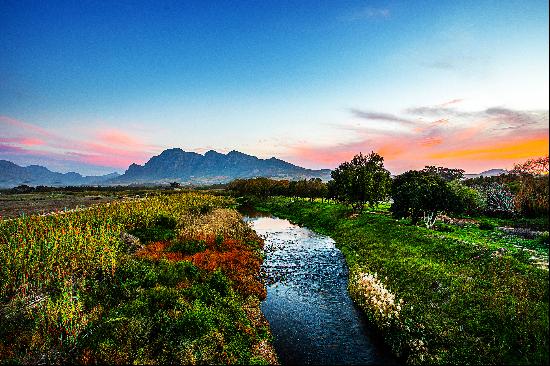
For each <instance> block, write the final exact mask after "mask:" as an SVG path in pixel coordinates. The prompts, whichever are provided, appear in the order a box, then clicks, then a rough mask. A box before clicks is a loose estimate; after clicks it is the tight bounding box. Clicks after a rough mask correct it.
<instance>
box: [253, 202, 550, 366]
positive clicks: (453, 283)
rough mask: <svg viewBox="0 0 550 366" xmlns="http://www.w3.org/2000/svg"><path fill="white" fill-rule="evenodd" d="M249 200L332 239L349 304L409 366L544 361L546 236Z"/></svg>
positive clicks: (489, 225)
mask: <svg viewBox="0 0 550 366" xmlns="http://www.w3.org/2000/svg"><path fill="white" fill-rule="evenodd" d="M257 206H258V208H259V209H261V210H264V211H269V212H271V213H273V214H275V215H277V216H280V217H285V218H289V219H291V220H292V221H294V222H296V223H299V224H303V225H306V226H308V227H310V228H312V229H314V230H316V231H319V232H321V233H323V234H327V235H330V236H331V237H332V238H334V240H335V241H336V243H337V246H338V247H339V248H340V249H341V250H342V252H343V253H344V255H345V257H346V260H347V262H348V264H349V266H350V281H349V290H350V294H351V295H352V297H353V298H354V301H355V302H356V303H357V304H358V305H359V306H361V307H362V308H363V309H364V310H365V312H366V314H367V315H368V317H369V319H370V320H371V321H372V322H373V323H374V324H375V325H376V326H377V327H378V328H379V329H380V330H381V331H382V332H383V334H385V340H386V342H387V343H388V345H389V346H390V347H391V348H392V349H393V350H394V352H395V353H396V354H397V355H399V356H400V357H402V358H403V360H405V361H406V362H407V363H413V364H417V363H435V364H442V363H452V364H547V363H548V358H549V353H548V352H549V350H548V347H549V343H548V342H549V322H548V310H549V308H548V301H549V292H548V291H549V290H548V269H547V266H546V269H543V268H539V266H540V258H544V256H546V264H547V261H548V259H547V258H548V244H547V240H548V236H547V234H546V237H542V238H541V237H539V238H533V239H521V238H518V237H516V236H512V235H507V234H506V235H505V234H503V233H502V232H501V231H499V230H498V229H496V226H498V225H504V224H506V223H508V224H511V223H513V222H511V221H507V222H506V220H504V221H503V220H500V221H499V220H493V219H490V218H487V217H484V218H479V220H475V221H474V220H471V219H470V220H463V221H462V222H457V223H456V224H442V223H439V224H438V225H437V228H436V230H428V229H426V228H423V227H417V226H412V225H411V224H410V222H409V221H408V220H395V219H393V218H392V217H391V216H390V215H389V213H388V211H387V208H388V207H387V206H385V207H381V208H379V209H377V210H372V211H366V212H363V213H362V214H360V215H351V213H350V211H349V210H348V209H347V208H346V207H344V206H342V205H339V204H332V203H323V202H320V201H317V202H308V201H302V200H298V201H292V200H290V199H287V198H273V199H270V200H268V201H265V202H263V203H260V204H258V205H257ZM535 221H536V220H535ZM539 221H540V220H539ZM459 223H460V224H459ZM527 223H528V222H527ZM544 240H546V242H544ZM519 245H521V246H522V247H519ZM524 248H528V249H529V250H525V249H524ZM534 254H536V255H534ZM532 257H537V258H538V259H537V258H532ZM537 260H538V261H539V263H538V264H537V263H536V262H537Z"/></svg>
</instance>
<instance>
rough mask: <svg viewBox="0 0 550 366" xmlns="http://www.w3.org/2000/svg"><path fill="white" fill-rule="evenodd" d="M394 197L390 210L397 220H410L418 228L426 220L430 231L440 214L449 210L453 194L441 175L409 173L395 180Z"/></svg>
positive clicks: (410, 171) (421, 172)
mask: <svg viewBox="0 0 550 366" xmlns="http://www.w3.org/2000/svg"><path fill="white" fill-rule="evenodd" d="M391 196H392V199H393V203H392V206H391V208H390V210H391V212H392V214H393V216H394V217H397V218H401V217H410V218H411V220H412V223H413V224H414V225H416V224H417V223H418V221H419V220H420V218H422V219H423V220H424V223H425V224H426V226H427V227H428V228H430V227H432V226H433V225H434V224H435V218H436V217H437V214H438V213H439V212H441V211H445V210H447V209H448V207H449V200H450V197H451V196H452V192H451V189H450V187H449V185H448V184H447V183H446V182H445V180H444V179H443V178H442V177H441V176H439V175H437V174H433V173H430V172H426V171H417V170H409V171H408V172H405V173H403V174H401V175H398V176H397V177H395V179H394V180H393V183H392V187H391Z"/></svg>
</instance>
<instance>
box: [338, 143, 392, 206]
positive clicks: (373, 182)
mask: <svg viewBox="0 0 550 366" xmlns="http://www.w3.org/2000/svg"><path fill="white" fill-rule="evenodd" d="M331 176H332V179H333V180H332V182H331V186H332V187H333V189H331V191H332V194H333V197H331V198H336V199H337V200H339V201H341V202H345V203H347V204H349V205H351V206H352V207H353V209H354V210H359V211H361V210H362V209H363V207H364V206H365V204H368V205H369V206H371V207H372V206H375V205H378V203H380V202H381V201H384V200H386V199H387V198H388V194H389V190H390V185H391V178H390V172H389V171H387V170H386V169H385V168H384V158H383V157H381V156H380V155H378V154H377V153H375V152H371V153H370V154H369V155H367V156H363V154H361V153H359V155H356V156H355V157H354V158H353V159H351V161H350V162H344V163H342V164H340V166H339V167H338V168H336V169H335V170H333V171H332V173H331Z"/></svg>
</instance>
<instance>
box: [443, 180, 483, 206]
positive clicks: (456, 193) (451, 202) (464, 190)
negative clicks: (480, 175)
mask: <svg viewBox="0 0 550 366" xmlns="http://www.w3.org/2000/svg"><path fill="white" fill-rule="evenodd" d="M447 185H448V186H449V188H450V195H449V198H448V207H447V208H448V210H449V211H450V212H454V213H467V214H475V213H478V212H480V211H481V210H482V209H483V205H484V202H483V197H482V196H481V193H480V192H479V191H477V190H476V189H474V188H470V187H467V186H465V185H464V184H462V183H460V182H459V181H456V180H454V181H451V182H448V183H447Z"/></svg>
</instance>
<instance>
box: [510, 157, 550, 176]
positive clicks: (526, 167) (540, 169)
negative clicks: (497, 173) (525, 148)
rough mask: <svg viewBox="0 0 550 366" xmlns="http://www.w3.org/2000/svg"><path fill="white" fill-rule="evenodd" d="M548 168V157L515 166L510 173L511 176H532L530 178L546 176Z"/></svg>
mask: <svg viewBox="0 0 550 366" xmlns="http://www.w3.org/2000/svg"><path fill="white" fill-rule="evenodd" d="M548 168H549V162H548V156H544V157H540V158H536V159H529V160H527V161H526V162H524V163H520V164H515V165H514V169H512V171H511V172H510V173H512V174H519V175H524V174H526V175H532V176H538V175H546V176H548Z"/></svg>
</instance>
